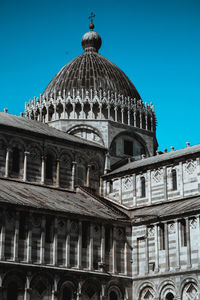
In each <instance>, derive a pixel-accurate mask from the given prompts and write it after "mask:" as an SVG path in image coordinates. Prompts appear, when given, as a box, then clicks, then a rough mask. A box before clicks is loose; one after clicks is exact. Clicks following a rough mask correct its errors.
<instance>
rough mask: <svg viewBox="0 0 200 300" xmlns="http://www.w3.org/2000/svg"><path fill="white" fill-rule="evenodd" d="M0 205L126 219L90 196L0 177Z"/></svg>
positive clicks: (116, 210)
mask: <svg viewBox="0 0 200 300" xmlns="http://www.w3.org/2000/svg"><path fill="white" fill-rule="evenodd" d="M1 203H9V204H15V205H20V206H25V207H31V208H36V209H45V210H51V211H55V212H62V213H70V214H76V215H81V216H85V217H93V218H96V219H98V218H101V219H107V220H125V219H126V218H125V215H124V214H122V212H120V211H119V210H118V209H117V208H114V207H110V208H109V206H108V205H104V204H103V203H102V202H101V201H98V199H95V198H94V197H92V196H91V195H88V194H84V193H75V192H70V191H65V190H61V189H55V188H50V187H48V186H40V185H36V184H31V183H23V182H17V181H14V180H9V179H3V178H2V179H0V204H1ZM127 218H128V217H127Z"/></svg>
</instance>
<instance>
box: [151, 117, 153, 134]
mask: <svg viewBox="0 0 200 300" xmlns="http://www.w3.org/2000/svg"><path fill="white" fill-rule="evenodd" d="M151 131H152V132H153V118H152V117H151Z"/></svg>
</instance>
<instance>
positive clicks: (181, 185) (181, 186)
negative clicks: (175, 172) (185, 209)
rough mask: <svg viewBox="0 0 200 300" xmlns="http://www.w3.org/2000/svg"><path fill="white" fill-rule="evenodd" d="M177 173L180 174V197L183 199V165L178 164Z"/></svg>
mask: <svg viewBox="0 0 200 300" xmlns="http://www.w3.org/2000/svg"><path fill="white" fill-rule="evenodd" d="M179 172H180V196H181V197H184V184H183V163H182V161H180V163H179Z"/></svg>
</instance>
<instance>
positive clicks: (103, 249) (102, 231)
mask: <svg viewBox="0 0 200 300" xmlns="http://www.w3.org/2000/svg"><path fill="white" fill-rule="evenodd" d="M104 262H105V226H104V225H102V226H101V263H104Z"/></svg>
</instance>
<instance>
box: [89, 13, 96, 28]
mask: <svg viewBox="0 0 200 300" xmlns="http://www.w3.org/2000/svg"><path fill="white" fill-rule="evenodd" d="M93 18H95V14H94V13H93V12H91V14H90V16H89V17H88V19H89V20H90V22H91V23H90V25H89V28H90V29H91V30H93V29H94V23H93Z"/></svg>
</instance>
